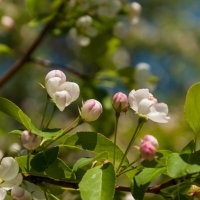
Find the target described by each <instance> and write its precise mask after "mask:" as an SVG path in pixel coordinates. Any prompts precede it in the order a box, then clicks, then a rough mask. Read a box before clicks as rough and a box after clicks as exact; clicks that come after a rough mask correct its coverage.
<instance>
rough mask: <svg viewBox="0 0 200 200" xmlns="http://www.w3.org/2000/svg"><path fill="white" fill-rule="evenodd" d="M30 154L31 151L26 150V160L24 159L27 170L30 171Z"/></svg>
mask: <svg viewBox="0 0 200 200" xmlns="http://www.w3.org/2000/svg"><path fill="white" fill-rule="evenodd" d="M30 155H31V151H29V150H28V154H27V160H26V166H27V172H29V171H30V165H29V163H30Z"/></svg>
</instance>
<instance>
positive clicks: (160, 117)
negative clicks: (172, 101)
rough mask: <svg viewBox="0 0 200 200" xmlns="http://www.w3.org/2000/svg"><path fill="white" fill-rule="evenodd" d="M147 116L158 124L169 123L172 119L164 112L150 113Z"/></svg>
mask: <svg viewBox="0 0 200 200" xmlns="http://www.w3.org/2000/svg"><path fill="white" fill-rule="evenodd" d="M147 116H148V118H149V119H150V120H152V121H154V122H157V123H167V122H168V121H169V119H170V117H168V116H167V115H166V113H163V112H150V113H149V114H148V115H147Z"/></svg>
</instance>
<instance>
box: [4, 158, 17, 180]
mask: <svg viewBox="0 0 200 200" xmlns="http://www.w3.org/2000/svg"><path fill="white" fill-rule="evenodd" d="M18 172H19V166H18V163H17V161H16V160H15V159H14V158H12V157H5V158H3V159H2V161H1V165H0V179H3V180H5V181H7V180H8V181H9V180H11V179H13V178H14V177H16V176H17V174H18Z"/></svg>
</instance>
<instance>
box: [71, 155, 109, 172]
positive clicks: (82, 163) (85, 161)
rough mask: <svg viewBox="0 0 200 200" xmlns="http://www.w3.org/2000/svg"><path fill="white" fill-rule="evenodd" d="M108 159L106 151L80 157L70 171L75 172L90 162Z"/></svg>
mask: <svg viewBox="0 0 200 200" xmlns="http://www.w3.org/2000/svg"><path fill="white" fill-rule="evenodd" d="M106 159H108V153H107V152H102V153H100V154H98V155H97V156H95V157H93V158H80V159H79V160H78V161H77V162H76V163H75V164H74V166H73V169H72V171H73V172H76V171H77V170H78V169H80V168H82V167H85V166H87V165H89V164H92V163H93V162H94V161H104V160H106Z"/></svg>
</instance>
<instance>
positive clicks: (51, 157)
mask: <svg viewBox="0 0 200 200" xmlns="http://www.w3.org/2000/svg"><path fill="white" fill-rule="evenodd" d="M58 150H59V148H58V147H53V148H51V149H47V150H46V151H42V152H40V153H38V154H36V155H35V156H34V157H33V158H32V160H31V162H30V164H31V167H32V168H33V169H34V170H36V171H38V172H42V171H44V170H45V169H47V168H48V167H49V166H50V165H51V164H52V163H53V162H54V161H55V160H56V159H57V156H58Z"/></svg>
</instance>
